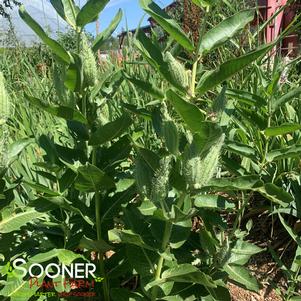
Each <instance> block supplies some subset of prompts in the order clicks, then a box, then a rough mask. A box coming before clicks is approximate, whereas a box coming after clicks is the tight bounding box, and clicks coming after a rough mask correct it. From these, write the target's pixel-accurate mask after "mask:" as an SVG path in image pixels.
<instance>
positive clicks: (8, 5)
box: [0, 0, 21, 18]
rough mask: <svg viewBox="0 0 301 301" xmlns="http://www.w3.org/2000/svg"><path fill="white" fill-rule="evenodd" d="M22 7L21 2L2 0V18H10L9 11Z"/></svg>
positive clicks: (0, 10) (0, 9)
mask: <svg viewBox="0 0 301 301" xmlns="http://www.w3.org/2000/svg"><path fill="white" fill-rule="evenodd" d="M19 5H21V2H20V1H19V0H0V16H3V17H5V18H9V10H11V9H13V7H14V6H19Z"/></svg>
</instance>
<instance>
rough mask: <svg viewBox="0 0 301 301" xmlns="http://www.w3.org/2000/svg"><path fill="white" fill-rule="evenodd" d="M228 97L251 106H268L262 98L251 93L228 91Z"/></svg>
mask: <svg viewBox="0 0 301 301" xmlns="http://www.w3.org/2000/svg"><path fill="white" fill-rule="evenodd" d="M226 95H227V96H230V97H233V98H235V99H237V100H238V101H240V102H242V103H245V104H248V105H250V106H258V107H262V106H264V105H265V104H266V101H265V99H264V98H262V97H261V96H258V95H256V94H253V93H250V92H248V91H242V90H235V89H227V91H226Z"/></svg>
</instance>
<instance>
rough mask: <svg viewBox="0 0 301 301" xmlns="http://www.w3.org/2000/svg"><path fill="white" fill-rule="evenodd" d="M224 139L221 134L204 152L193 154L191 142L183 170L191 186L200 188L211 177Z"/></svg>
mask: <svg viewBox="0 0 301 301" xmlns="http://www.w3.org/2000/svg"><path fill="white" fill-rule="evenodd" d="M224 140H225V135H224V134H223V135H221V137H220V138H219V139H217V141H216V142H215V143H214V144H213V145H212V146H211V148H210V149H209V150H208V151H206V153H205V154H195V152H194V148H193V144H192V145H191V147H190V150H189V155H188V156H187V159H186V160H185V161H186V162H184V171H183V174H184V176H185V179H186V181H187V183H188V184H189V186H190V187H191V188H193V189H200V188H202V187H203V186H205V185H207V184H208V183H209V181H210V180H211V179H212V178H213V176H214V174H215V172H216V169H217V166H218V162H219V156H220V152H221V149H222V146H223V144H224Z"/></svg>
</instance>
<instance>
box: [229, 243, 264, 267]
mask: <svg viewBox="0 0 301 301" xmlns="http://www.w3.org/2000/svg"><path fill="white" fill-rule="evenodd" d="M262 251H264V250H263V249H261V248H259V247H257V246H256V245H254V244H251V243H249V242H246V241H243V240H238V241H237V242H236V243H235V245H234V247H233V248H232V249H231V256H230V258H229V260H228V261H227V263H229V264H238V265H245V264H247V263H248V261H249V259H250V258H251V256H253V255H255V254H258V253H260V252H262Z"/></svg>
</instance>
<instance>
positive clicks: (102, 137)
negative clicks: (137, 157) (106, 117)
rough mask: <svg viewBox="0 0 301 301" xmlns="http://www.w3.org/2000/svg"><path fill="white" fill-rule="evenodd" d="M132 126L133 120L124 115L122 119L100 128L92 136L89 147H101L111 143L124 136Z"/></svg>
mask: <svg viewBox="0 0 301 301" xmlns="http://www.w3.org/2000/svg"><path fill="white" fill-rule="evenodd" d="M131 124H132V119H131V118H130V117H129V115H127V114H124V115H122V116H121V117H120V118H118V119H116V120H114V121H112V122H109V123H107V124H105V125H104V126H101V127H100V128H98V129H97V130H96V131H95V132H94V133H93V134H92V135H91V138H90V140H89V145H100V144H103V143H105V142H108V141H111V140H113V139H115V138H117V137H119V136H120V135H121V134H123V133H124V132H125V131H126V130H127V128H128V127H129V126H130V125H131Z"/></svg>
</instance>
